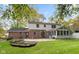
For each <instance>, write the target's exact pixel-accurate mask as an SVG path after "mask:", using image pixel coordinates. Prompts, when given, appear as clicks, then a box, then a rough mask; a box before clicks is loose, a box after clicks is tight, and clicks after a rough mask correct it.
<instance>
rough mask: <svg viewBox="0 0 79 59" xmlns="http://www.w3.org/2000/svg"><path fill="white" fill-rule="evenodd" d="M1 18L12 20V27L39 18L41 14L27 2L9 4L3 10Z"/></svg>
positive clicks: (23, 25) (24, 24)
mask: <svg viewBox="0 0 79 59" xmlns="http://www.w3.org/2000/svg"><path fill="white" fill-rule="evenodd" d="M2 18H4V19H5V18H7V19H10V20H12V21H13V24H12V27H13V28H22V27H25V26H26V23H27V22H28V21H30V20H39V18H41V14H39V13H38V12H37V11H36V10H35V9H34V8H32V7H31V6H30V5H27V4H10V5H8V6H7V9H6V10H5V11H4V12H3V15H2Z"/></svg>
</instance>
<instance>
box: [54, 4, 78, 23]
mask: <svg viewBox="0 0 79 59" xmlns="http://www.w3.org/2000/svg"><path fill="white" fill-rule="evenodd" d="M75 6H78V5H75ZM75 6H74V5H73V4H58V5H57V8H56V15H55V18H56V19H58V22H59V23H63V22H64V19H65V18H67V17H71V16H72V15H73V14H77V13H78V12H79V7H75Z"/></svg>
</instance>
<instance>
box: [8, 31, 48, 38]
mask: <svg viewBox="0 0 79 59" xmlns="http://www.w3.org/2000/svg"><path fill="white" fill-rule="evenodd" d="M25 33H26V32H9V38H16V39H18V38H19V39H21V38H29V39H39V38H47V37H48V36H47V33H48V32H47V31H45V30H29V31H27V33H28V35H27V36H26V34H25ZM22 34H23V35H22Z"/></svg>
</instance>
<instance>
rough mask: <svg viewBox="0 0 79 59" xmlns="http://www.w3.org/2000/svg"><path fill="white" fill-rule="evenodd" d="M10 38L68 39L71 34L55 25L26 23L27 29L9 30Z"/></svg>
mask: <svg viewBox="0 0 79 59" xmlns="http://www.w3.org/2000/svg"><path fill="white" fill-rule="evenodd" d="M8 32H9V37H10V38H29V39H33V38H34V39H39V38H69V37H70V36H71V35H72V33H71V31H70V30H68V29H67V28H65V27H63V26H60V25H58V24H56V23H46V22H28V25H27V28H23V29H10V30H9V31H8Z"/></svg>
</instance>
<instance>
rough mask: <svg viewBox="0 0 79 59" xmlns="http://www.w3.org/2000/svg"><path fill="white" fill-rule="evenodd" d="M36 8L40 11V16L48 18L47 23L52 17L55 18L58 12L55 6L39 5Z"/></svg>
mask: <svg viewBox="0 0 79 59" xmlns="http://www.w3.org/2000/svg"><path fill="white" fill-rule="evenodd" d="M35 7H36V8H37V9H38V12H39V13H40V14H43V15H44V16H45V18H46V20H45V21H48V19H49V17H50V16H53V15H54V14H55V11H56V5H55V4H37V5H35Z"/></svg>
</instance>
